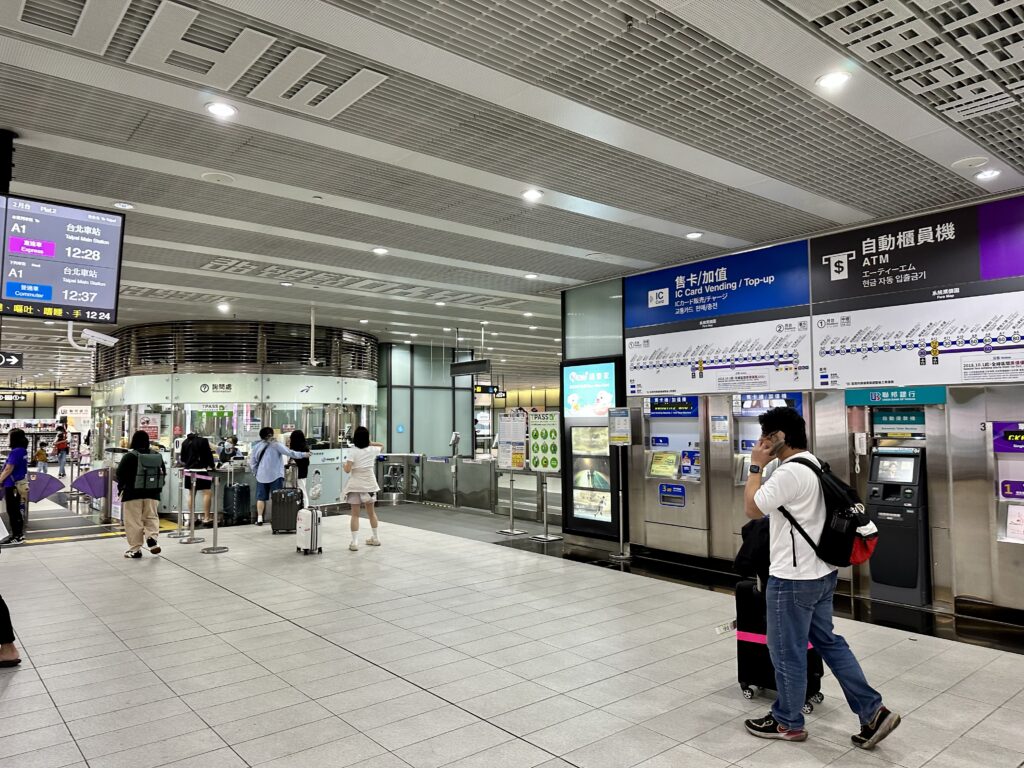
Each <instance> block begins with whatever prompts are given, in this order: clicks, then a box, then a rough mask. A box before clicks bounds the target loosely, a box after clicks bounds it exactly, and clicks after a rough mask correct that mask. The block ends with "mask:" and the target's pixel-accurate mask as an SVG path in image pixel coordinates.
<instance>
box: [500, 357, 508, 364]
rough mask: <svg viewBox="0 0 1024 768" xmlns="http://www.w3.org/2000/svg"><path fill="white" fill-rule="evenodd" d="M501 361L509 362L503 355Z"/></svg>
mask: <svg viewBox="0 0 1024 768" xmlns="http://www.w3.org/2000/svg"><path fill="white" fill-rule="evenodd" d="M500 362H502V363H507V362H508V360H506V359H505V358H504V357H503V358H501V361H500Z"/></svg>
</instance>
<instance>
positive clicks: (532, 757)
mask: <svg viewBox="0 0 1024 768" xmlns="http://www.w3.org/2000/svg"><path fill="white" fill-rule="evenodd" d="M550 759H551V755H550V754H549V753H547V752H545V751H544V750H543V749H540V748H539V747H535V746H534V745H533V744H530V743H529V742H526V741H522V740H521V739H514V740H511V741H505V742H502V743H501V744H499V745H498V746H496V747H491V748H490V749H485V750H483V751H482V752H477V753H475V754H472V755H469V756H468V757H464V758H462V759H460V760H456V761H455V762H453V763H449V764H448V768H535V766H539V765H541V764H542V763H546V762H548V761H549V760H550Z"/></svg>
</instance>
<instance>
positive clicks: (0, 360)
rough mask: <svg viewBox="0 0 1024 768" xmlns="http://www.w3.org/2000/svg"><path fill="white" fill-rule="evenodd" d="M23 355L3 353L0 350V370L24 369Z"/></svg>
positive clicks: (20, 353) (19, 353) (21, 353)
mask: <svg viewBox="0 0 1024 768" xmlns="http://www.w3.org/2000/svg"><path fill="white" fill-rule="evenodd" d="M24 367H25V354H24V353H23V352H4V351H3V350H0V368H24Z"/></svg>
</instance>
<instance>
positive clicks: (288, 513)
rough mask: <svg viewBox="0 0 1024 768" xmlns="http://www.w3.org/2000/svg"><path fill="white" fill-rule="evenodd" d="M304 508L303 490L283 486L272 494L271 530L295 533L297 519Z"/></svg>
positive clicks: (272, 531)
mask: <svg viewBox="0 0 1024 768" xmlns="http://www.w3.org/2000/svg"><path fill="white" fill-rule="evenodd" d="M300 509H302V491H300V490H299V489H298V488H281V489H280V490H277V491H274V492H273V493H272V494H270V532H271V533H286V532H287V533H295V519H296V517H297V516H298V514H299V510H300Z"/></svg>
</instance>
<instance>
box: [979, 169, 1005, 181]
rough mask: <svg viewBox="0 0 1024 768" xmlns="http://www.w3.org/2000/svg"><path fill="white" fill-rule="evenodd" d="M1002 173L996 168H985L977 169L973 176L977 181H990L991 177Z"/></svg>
mask: <svg viewBox="0 0 1024 768" xmlns="http://www.w3.org/2000/svg"><path fill="white" fill-rule="evenodd" d="M1000 173H1002V171H1000V170H999V169H998V168H986V169H985V170H984V171H979V172H978V173H976V174H974V178H976V179H977V180H978V181H992V179H994V178H996V177H997V176H999V174H1000Z"/></svg>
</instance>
